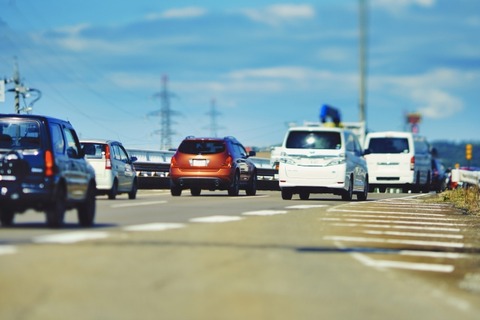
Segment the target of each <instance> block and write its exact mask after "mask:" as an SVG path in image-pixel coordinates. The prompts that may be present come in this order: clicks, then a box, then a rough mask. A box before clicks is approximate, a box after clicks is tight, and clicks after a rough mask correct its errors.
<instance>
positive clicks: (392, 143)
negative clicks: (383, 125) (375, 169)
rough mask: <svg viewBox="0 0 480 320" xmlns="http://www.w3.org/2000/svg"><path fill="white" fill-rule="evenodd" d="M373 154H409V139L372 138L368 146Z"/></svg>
mask: <svg viewBox="0 0 480 320" xmlns="http://www.w3.org/2000/svg"><path fill="white" fill-rule="evenodd" d="M368 149H369V150H370V152H371V153H409V152H410V148H409V146H408V139H407V138H383V137H382V138H371V139H370V143H369V145H368Z"/></svg>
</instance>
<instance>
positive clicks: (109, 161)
mask: <svg viewBox="0 0 480 320" xmlns="http://www.w3.org/2000/svg"><path fill="white" fill-rule="evenodd" d="M105 169H107V170H108V169H112V158H111V155H110V146H109V145H108V144H107V145H106V146H105Z"/></svg>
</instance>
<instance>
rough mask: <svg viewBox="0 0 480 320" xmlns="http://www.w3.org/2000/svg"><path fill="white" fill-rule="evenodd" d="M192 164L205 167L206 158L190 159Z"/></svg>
mask: <svg viewBox="0 0 480 320" xmlns="http://www.w3.org/2000/svg"><path fill="white" fill-rule="evenodd" d="M192 166H193V167H206V166H207V160H205V159H192Z"/></svg>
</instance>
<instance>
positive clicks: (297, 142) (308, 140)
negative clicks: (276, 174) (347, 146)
mask: <svg viewBox="0 0 480 320" xmlns="http://www.w3.org/2000/svg"><path fill="white" fill-rule="evenodd" d="M341 141H342V140H341V138H340V132H329V131H317V132H312V131H290V133H289V135H288V138H287V141H286V144H285V147H287V148H290V149H335V150H336V149H340V148H341V147H342V142H341Z"/></svg>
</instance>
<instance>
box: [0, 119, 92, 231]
mask: <svg viewBox="0 0 480 320" xmlns="http://www.w3.org/2000/svg"><path fill="white" fill-rule="evenodd" d="M95 189H96V183H95V172H94V170H93V168H92V167H91V166H90V165H89V164H88V163H87V161H86V160H85V159H84V153H83V150H82V149H81V147H80V143H79V140H78V137H77V134H76V133H75V130H74V129H73V127H72V125H71V124H70V122H68V121H63V120H59V119H54V118H51V117H45V116H37V115H19V114H14V115H5V114H0V222H1V224H2V225H3V226H10V225H12V224H13V220H14V216H15V214H16V213H23V212H24V211H26V210H27V209H34V210H36V211H45V213H46V221H47V224H48V226H49V227H53V228H57V227H60V226H61V225H62V224H63V220H64V216H65V211H66V210H68V209H73V208H76V209H77V211H78V220H79V223H80V225H81V226H84V227H88V226H92V225H93V221H94V218H95Z"/></svg>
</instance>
